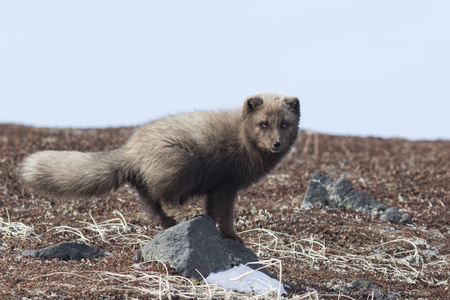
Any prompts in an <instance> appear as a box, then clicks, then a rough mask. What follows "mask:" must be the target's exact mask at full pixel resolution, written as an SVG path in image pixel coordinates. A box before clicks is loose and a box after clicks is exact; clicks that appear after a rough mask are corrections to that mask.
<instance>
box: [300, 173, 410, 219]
mask: <svg viewBox="0 0 450 300" xmlns="http://www.w3.org/2000/svg"><path fill="white" fill-rule="evenodd" d="M317 204H319V205H324V206H331V207H343V208H345V209H347V210H354V211H364V212H367V213H371V214H373V215H375V216H381V220H382V221H387V222H391V223H396V224H412V221H411V218H410V217H409V216H408V215H406V214H401V213H400V212H399V211H398V210H397V209H396V208H394V207H392V208H389V207H388V206H387V205H385V204H383V203H381V202H378V201H376V200H374V199H372V198H371V197H370V196H369V195H367V194H366V193H363V192H358V191H355V190H354V189H353V185H352V183H351V182H350V180H348V179H347V178H344V177H341V178H339V179H338V180H337V181H336V182H334V181H333V179H332V178H330V177H328V176H325V175H322V174H320V173H315V174H314V176H313V178H312V179H311V180H310V181H309V182H308V186H307V188H306V194H305V198H304V200H303V203H302V205H301V207H302V208H307V207H310V206H314V205H317Z"/></svg>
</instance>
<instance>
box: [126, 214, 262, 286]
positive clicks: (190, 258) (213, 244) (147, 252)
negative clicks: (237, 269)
mask: <svg viewBox="0 0 450 300" xmlns="http://www.w3.org/2000/svg"><path fill="white" fill-rule="evenodd" d="M134 258H135V260H137V261H148V260H155V259H156V260H159V261H162V262H168V263H169V265H170V267H171V268H173V269H175V271H176V272H177V273H178V274H179V275H182V276H185V277H189V278H194V279H196V280H198V281H201V280H202V279H203V277H204V278H206V277H207V276H208V275H209V274H210V273H216V272H219V271H224V270H228V269H230V268H232V267H234V266H238V265H240V264H246V263H250V262H258V261H259V259H258V257H257V256H256V254H254V253H253V252H252V251H251V250H250V249H248V248H247V247H245V246H244V245H242V244H241V243H239V242H237V241H235V240H231V239H228V238H223V237H222V236H221V235H220V233H219V231H218V230H217V228H216V225H215V223H214V221H213V220H212V219H211V218H210V217H207V216H200V217H197V218H194V219H192V220H189V221H186V222H183V223H180V224H178V225H176V226H173V227H170V228H168V229H166V230H164V231H161V232H160V233H158V234H157V235H156V236H155V237H154V238H153V239H152V240H151V241H150V242H148V243H147V244H146V245H145V246H144V247H142V249H141V250H140V251H139V252H138V253H137V254H136V256H135V257H134ZM249 267H251V268H253V269H257V268H261V267H263V265H262V264H249ZM260 271H262V272H264V273H266V274H267V275H269V276H270V273H269V272H268V271H267V270H266V269H264V268H262V269H261V270H260Z"/></svg>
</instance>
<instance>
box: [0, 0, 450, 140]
mask: <svg viewBox="0 0 450 300" xmlns="http://www.w3.org/2000/svg"><path fill="white" fill-rule="evenodd" d="M449 13H450V1H446V0H441V1H433V0H427V1H425V0H422V1H416V0H402V1H397V0H384V1H360V0H353V1H345V0H341V1H322V0H315V1H311V0H309V1H300V0H295V1H263V0H258V1H256V0H254V1H247V0H246V1H242V0H241V1H216V0H205V1H198V0H190V1H156V0H155V1H148V0H147V1H144V0H123V1H117V0H76V1H72V0H66V1H56V0H52V1H50V0H48V1H33V0H30V1H21V0H10V1H8V0H0V123H10V122H12V123H19V124H26V125H34V126H46V127H82V128H85V127H105V126H114V127H115V126H123V125H126V126H127V125H139V124H143V123H145V122H147V121H150V120H152V119H155V118H158V117H163V116H166V115H168V114H172V113H179V112H186V111H192V110H205V109H206V110H212V109H227V108H235V107H240V106H241V105H242V104H243V101H244V100H245V98H246V97H247V96H249V95H252V94H256V93H259V92H278V93H282V94H287V95H294V96H297V97H298V98H299V99H300V101H301V109H302V120H301V127H302V128H303V129H308V130H315V131H319V132H323V133H330V134H340V135H359V136H368V135H371V136H378V137H386V138H387V137H404V138H410V139H436V138H444V139H450V117H449V115H450V54H449V53H450V17H449Z"/></svg>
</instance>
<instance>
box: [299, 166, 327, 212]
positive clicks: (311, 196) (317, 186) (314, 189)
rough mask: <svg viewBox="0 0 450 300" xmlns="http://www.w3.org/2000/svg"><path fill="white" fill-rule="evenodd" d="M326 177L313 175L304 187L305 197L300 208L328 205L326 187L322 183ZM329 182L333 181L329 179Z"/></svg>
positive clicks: (317, 174)
mask: <svg viewBox="0 0 450 300" xmlns="http://www.w3.org/2000/svg"><path fill="white" fill-rule="evenodd" d="M326 177H327V176H323V175H321V174H319V173H316V174H314V177H313V178H312V179H311V180H310V181H309V182H308V186H307V187H306V195H305V199H304V200H303V204H302V208H305V207H310V206H314V205H317V204H320V205H325V206H328V205H329V193H328V191H327V188H326V187H327V186H326V184H324V182H327V181H328V179H327V178H326ZM328 178H329V179H331V178H330V177H328ZM331 181H333V180H332V179H331Z"/></svg>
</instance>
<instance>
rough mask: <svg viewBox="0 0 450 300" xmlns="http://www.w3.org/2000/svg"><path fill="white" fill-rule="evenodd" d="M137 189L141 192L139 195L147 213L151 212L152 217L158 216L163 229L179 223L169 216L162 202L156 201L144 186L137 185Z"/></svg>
mask: <svg viewBox="0 0 450 300" xmlns="http://www.w3.org/2000/svg"><path fill="white" fill-rule="evenodd" d="M136 189H137V191H138V193H139V196H140V198H141V200H142V203H143V204H144V205H145V208H146V209H147V213H148V214H149V216H150V218H155V217H156V218H158V221H159V225H160V226H161V227H162V228H163V229H167V228H169V227H172V226H174V225H176V224H177V221H176V220H175V219H174V218H172V217H169V216H168V215H167V214H166V213H165V212H164V211H163V208H162V207H161V203H159V202H158V201H155V200H154V199H152V198H151V197H150V195H149V193H148V192H147V190H146V189H145V188H142V186H139V185H138V186H136Z"/></svg>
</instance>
